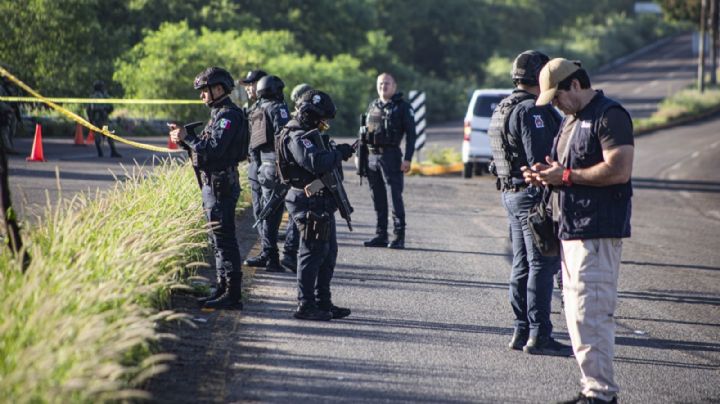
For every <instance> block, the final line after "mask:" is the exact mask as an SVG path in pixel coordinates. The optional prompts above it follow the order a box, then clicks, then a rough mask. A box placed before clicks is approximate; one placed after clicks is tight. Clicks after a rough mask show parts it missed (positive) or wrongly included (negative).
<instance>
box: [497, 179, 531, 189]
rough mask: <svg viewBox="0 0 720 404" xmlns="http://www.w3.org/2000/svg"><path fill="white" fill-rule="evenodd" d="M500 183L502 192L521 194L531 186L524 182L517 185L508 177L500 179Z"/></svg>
mask: <svg viewBox="0 0 720 404" xmlns="http://www.w3.org/2000/svg"><path fill="white" fill-rule="evenodd" d="M498 182H499V185H500V190H501V191H502V192H519V191H522V190H523V189H525V188H527V187H529V186H530V185H529V184H527V183H524V182H523V183H521V184H516V183H514V182H513V181H512V179H511V178H508V177H505V178H498Z"/></svg>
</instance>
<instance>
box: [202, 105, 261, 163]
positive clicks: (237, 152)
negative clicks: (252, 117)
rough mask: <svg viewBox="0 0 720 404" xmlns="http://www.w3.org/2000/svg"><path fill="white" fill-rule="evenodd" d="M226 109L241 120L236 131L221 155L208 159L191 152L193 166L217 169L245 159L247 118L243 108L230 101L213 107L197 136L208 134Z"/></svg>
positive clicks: (246, 152)
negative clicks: (205, 123)
mask: <svg viewBox="0 0 720 404" xmlns="http://www.w3.org/2000/svg"><path fill="white" fill-rule="evenodd" d="M226 111H235V112H236V113H237V116H238V118H240V121H241V122H240V123H239V125H238V130H237V132H236V133H235V134H234V136H233V139H232V142H231V143H230V145H229V147H228V148H227V149H226V150H225V152H224V153H223V154H222V155H221V156H217V157H214V158H213V159H209V158H208V157H207V156H201V155H198V154H197V153H195V152H192V153H191V159H192V164H193V166H195V167H198V168H200V169H202V170H206V171H217V170H222V169H225V168H227V167H228V166H233V165H237V163H239V162H240V161H243V160H247V157H248V139H249V135H248V129H247V124H246V122H247V118H246V117H245V113H244V112H243V110H242V109H240V108H239V107H238V106H237V105H235V104H233V103H232V102H226V103H224V104H223V105H222V106H220V107H217V108H213V109H212V112H211V118H210V120H209V121H208V123H207V125H206V126H205V128H204V129H203V131H202V133H200V134H199V135H198V136H199V137H208V136H210V135H211V133H210V131H211V130H212V129H211V128H212V125H213V124H215V121H216V119H217V117H218V116H220V115H221V114H223V113H224V112H226Z"/></svg>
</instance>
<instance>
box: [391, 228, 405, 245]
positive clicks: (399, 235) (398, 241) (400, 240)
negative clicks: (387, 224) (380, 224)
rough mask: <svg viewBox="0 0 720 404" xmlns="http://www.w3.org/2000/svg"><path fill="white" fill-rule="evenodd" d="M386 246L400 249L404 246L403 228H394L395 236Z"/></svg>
mask: <svg viewBox="0 0 720 404" xmlns="http://www.w3.org/2000/svg"><path fill="white" fill-rule="evenodd" d="M388 248H393V249H395V250H402V249H404V248H405V229H402V230H395V238H394V239H393V241H392V242H391V243H390V244H388Z"/></svg>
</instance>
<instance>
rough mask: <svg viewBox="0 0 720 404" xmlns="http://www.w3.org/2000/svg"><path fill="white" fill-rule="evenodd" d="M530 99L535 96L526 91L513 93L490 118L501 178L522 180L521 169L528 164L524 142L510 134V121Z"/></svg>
mask: <svg viewBox="0 0 720 404" xmlns="http://www.w3.org/2000/svg"><path fill="white" fill-rule="evenodd" d="M530 99H535V96H534V95H532V94H530V93H528V92H526V91H517V90H516V91H513V93H512V94H510V95H509V96H507V97H505V98H504V99H503V100H502V101H500V103H499V104H498V105H497V107H495V111H494V112H493V114H492V117H491V118H490V126H489V127H488V137H490V146H491V147H492V153H493V161H494V162H495V169H496V170H497V174H496V175H497V176H498V177H499V178H508V177H516V178H522V173H521V172H520V167H521V166H522V165H525V164H527V156H525V149H524V148H523V144H522V140H521V139H520V138H519V137H518V136H516V135H515V134H512V133H509V127H508V120H509V119H510V115H511V114H512V112H513V110H514V109H515V107H516V106H517V105H518V104H519V103H521V102H523V101H525V100H530ZM511 136H512V139H511Z"/></svg>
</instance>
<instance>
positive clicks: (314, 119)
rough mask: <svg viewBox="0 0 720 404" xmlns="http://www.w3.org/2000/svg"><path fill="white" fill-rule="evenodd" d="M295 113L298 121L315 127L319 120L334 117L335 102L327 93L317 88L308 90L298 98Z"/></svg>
mask: <svg viewBox="0 0 720 404" xmlns="http://www.w3.org/2000/svg"><path fill="white" fill-rule="evenodd" d="M297 111H298V113H297V115H298V118H299V120H300V123H301V124H303V125H307V126H310V127H316V126H317V124H318V123H319V122H320V121H324V120H326V119H333V118H335V112H336V111H337V110H336V108H335V104H334V103H333V100H332V98H330V96H329V95H327V94H325V93H323V92H322V91H318V90H310V91H308V92H306V93H305V94H303V96H302V97H301V98H300V101H299V104H298V107H297Z"/></svg>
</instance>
